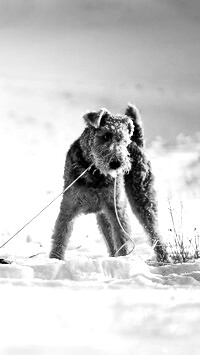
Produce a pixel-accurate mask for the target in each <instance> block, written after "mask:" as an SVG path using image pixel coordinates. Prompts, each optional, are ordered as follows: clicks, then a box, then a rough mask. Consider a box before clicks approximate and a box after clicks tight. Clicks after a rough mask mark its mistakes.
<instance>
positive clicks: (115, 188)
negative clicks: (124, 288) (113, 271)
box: [114, 178, 135, 256]
mask: <svg viewBox="0 0 200 355" xmlns="http://www.w3.org/2000/svg"><path fill="white" fill-rule="evenodd" d="M116 195H117V178H115V182H114V208H115V215H116V218H117V222H118V224H119V226H120V228H121V229H122V231H123V232H124V233H125V234H126V236H127V237H128V240H127V241H126V242H125V243H124V244H122V245H121V247H120V248H119V249H118V250H117V251H116V253H115V256H117V254H118V253H119V252H120V250H121V249H122V248H123V247H124V246H125V245H126V244H127V243H128V242H129V241H131V243H132V244H133V248H132V249H131V251H130V252H129V253H128V254H126V255H129V254H131V253H132V251H133V250H134V248H135V243H134V241H133V240H132V239H131V237H130V235H129V234H128V233H127V232H126V231H125V229H124V227H123V226H122V224H121V222H120V219H119V215H118V211H117V199H116Z"/></svg>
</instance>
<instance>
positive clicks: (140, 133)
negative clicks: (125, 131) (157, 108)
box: [125, 104, 145, 148]
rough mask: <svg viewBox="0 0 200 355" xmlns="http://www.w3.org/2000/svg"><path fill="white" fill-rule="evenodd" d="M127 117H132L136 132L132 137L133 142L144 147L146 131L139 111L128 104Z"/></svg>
mask: <svg viewBox="0 0 200 355" xmlns="http://www.w3.org/2000/svg"><path fill="white" fill-rule="evenodd" d="M125 115H126V116H128V117H130V118H131V119H132V121H133V125H134V131H133V135H132V137H131V139H132V141H133V142H135V143H136V144H137V145H138V146H139V147H141V148H142V147H144V143H145V142H144V130H143V126H142V120H141V117H140V113H139V110H138V109H137V107H136V106H134V105H132V104H128V106H127V108H126V111H125Z"/></svg>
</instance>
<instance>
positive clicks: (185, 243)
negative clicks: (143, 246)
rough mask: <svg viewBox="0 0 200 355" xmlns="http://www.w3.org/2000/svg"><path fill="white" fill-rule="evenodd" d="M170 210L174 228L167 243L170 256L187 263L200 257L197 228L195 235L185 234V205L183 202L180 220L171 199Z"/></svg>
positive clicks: (173, 259)
mask: <svg viewBox="0 0 200 355" xmlns="http://www.w3.org/2000/svg"><path fill="white" fill-rule="evenodd" d="M169 212H170V216H171V221H172V228H170V229H169V233H170V236H169V237H170V238H169V240H170V241H169V242H168V243H167V249H168V254H169V258H170V260H171V261H172V262H173V263H185V262H188V261H194V260H195V259H199V258H200V234H199V232H198V230H197V229H196V228H194V229H193V235H190V236H187V235H185V232H184V228H183V205H182V203H181V209H180V216H179V221H177V219H176V217H175V213H174V210H173V208H172V206H171V203H170V201H169Z"/></svg>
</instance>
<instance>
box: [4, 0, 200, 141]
mask: <svg viewBox="0 0 200 355" xmlns="http://www.w3.org/2000/svg"><path fill="white" fill-rule="evenodd" d="M0 47H1V56H0V79H1V81H2V80H10V81H12V82H13V83H18V82H21V81H23V82H26V83H30V82H34V83H38V85H42V84H41V83H43V84H44V83H45V85H48V83H51V84H52V83H54V85H56V87H57V88H58V87H59V85H60V88H63V90H64V91H65V93H66V96H65V99H66V100H67V99H68V100H71V99H72V97H73V102H74V105H76V107H78V108H79V110H78V111H76V113H77V112H78V113H79V111H80V113H81V112H83V111H84V110H85V109H90V108H91V109H98V108H99V107H102V106H103V107H107V108H108V109H109V110H111V111H114V112H118V111H120V110H124V109H125V106H126V104H127V102H132V103H135V104H136V105H137V106H138V107H139V109H140V110H141V112H142V115H143V120H144V124H145V130H146V133H147V137H148V139H150V140H151V139H153V138H155V137H156V136H161V137H163V138H164V139H165V140H168V141H171V142H172V141H175V140H176V137H177V136H179V135H180V134H184V135H194V134H195V133H196V132H197V131H200V120H199V112H200V100H199V96H200V91H199V89H200V67H199V53H200V2H199V1H198V0H190V1H184V0H164V1H159V0H123V1H122V0H102V1H98V0H73V1H69V0H29V1H27V0H0ZM55 83H56V84H55ZM16 85H17V84H16ZM34 85H35V84H34ZM70 109H71V108H70ZM75 119H77V120H78V119H79V117H77V118H75ZM69 124H70V122H69Z"/></svg>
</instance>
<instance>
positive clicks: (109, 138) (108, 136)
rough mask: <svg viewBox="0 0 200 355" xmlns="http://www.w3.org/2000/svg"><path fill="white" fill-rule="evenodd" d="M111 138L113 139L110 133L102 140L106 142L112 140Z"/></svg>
mask: <svg viewBox="0 0 200 355" xmlns="http://www.w3.org/2000/svg"><path fill="white" fill-rule="evenodd" d="M111 138H112V133H110V132H107V133H105V134H104V135H103V136H102V139H103V140H104V142H107V141H109V140H111Z"/></svg>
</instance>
